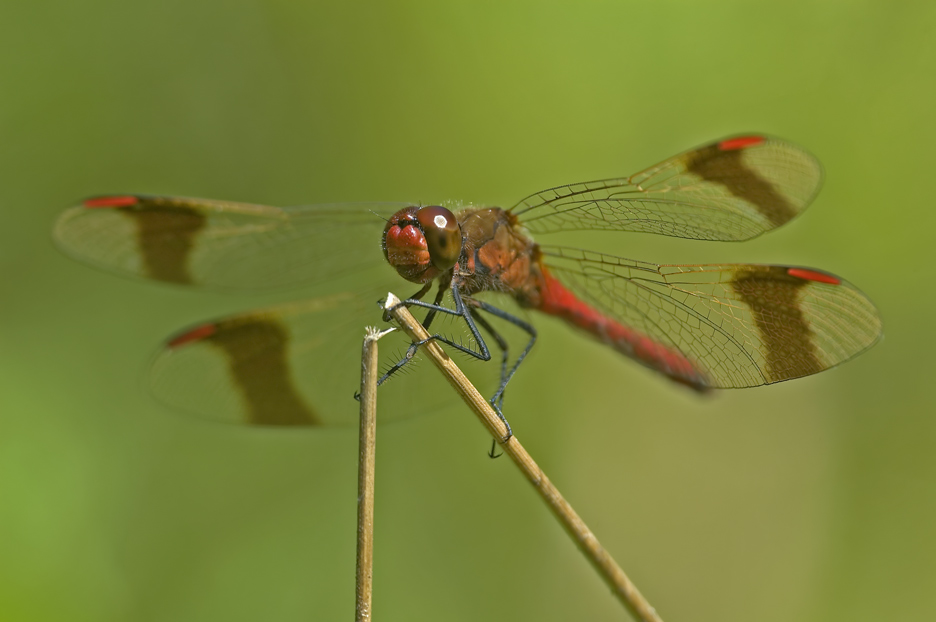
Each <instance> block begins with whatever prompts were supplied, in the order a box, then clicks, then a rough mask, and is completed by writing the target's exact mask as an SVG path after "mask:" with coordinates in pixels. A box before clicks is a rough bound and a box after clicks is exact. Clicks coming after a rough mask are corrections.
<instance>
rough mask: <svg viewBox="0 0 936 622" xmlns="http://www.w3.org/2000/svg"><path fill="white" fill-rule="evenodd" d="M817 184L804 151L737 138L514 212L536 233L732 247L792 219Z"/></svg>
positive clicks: (531, 201)
mask: <svg viewBox="0 0 936 622" xmlns="http://www.w3.org/2000/svg"><path fill="white" fill-rule="evenodd" d="M821 184H822V168H821V166H820V165H819V162H818V160H816V158H815V157H813V156H812V155H811V154H810V153H808V152H807V151H805V150H804V149H802V148H801V147H798V146H796V145H794V144H792V143H788V142H786V141H783V140H779V139H776V138H770V137H767V136H759V135H751V136H737V137H733V138H726V139H723V140H720V141H717V142H713V143H710V144H707V145H703V146H701V147H698V148H696V149H692V150H691V151H687V152H685V153H682V154H680V155H678V156H675V157H673V158H670V159H668V160H666V161H664V162H661V163H660V164H657V165H656V166H653V167H651V168H649V169H647V170H645V171H643V172H640V173H637V174H635V175H632V176H630V177H623V178H618V179H605V180H599V181H590V182H582V183H577V184H570V185H567V186H559V187H557V188H550V189H549V190H544V191H542V192H538V193H536V194H533V195H530V196H528V197H526V198H525V199H523V200H522V201H520V202H519V203H517V205H515V206H514V207H513V208H511V211H512V212H513V213H514V214H515V215H517V216H519V218H520V221H521V222H522V223H523V225H524V226H526V227H527V228H528V229H529V230H530V231H532V232H534V233H552V232H556V231H569V230H583V229H598V230H611V231H635V232H644V233H658V234H662V235H669V236H674V237H680V238H690V239H695V240H726V241H737V240H747V239H750V238H753V237H755V236H758V235H760V234H761V233H764V232H765V231H769V230H771V229H773V228H775V227H779V226H780V225H782V224H784V223H786V222H787V221H789V220H790V219H792V218H794V217H795V216H797V215H798V214H799V213H800V212H802V211H803V210H804V209H806V207H807V206H808V205H809V203H810V202H811V201H812V200H813V198H814V197H815V196H816V194H817V193H818V192H819V188H820V186H821Z"/></svg>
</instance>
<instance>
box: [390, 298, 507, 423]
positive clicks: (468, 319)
mask: <svg viewBox="0 0 936 622" xmlns="http://www.w3.org/2000/svg"><path fill="white" fill-rule="evenodd" d="M427 291H428V288H426V287H424V288H422V289H421V290H419V292H417V294H416V295H417V297H416V298H408V299H406V300H404V301H403V302H402V303H401V304H402V305H406V306H415V307H424V308H426V309H429V313H428V314H427V315H426V319H425V322H424V324H423V326H424V327H426V326H429V324H431V323H432V320H433V318H434V317H435V315H436V314H437V313H445V314H448V315H457V316H459V317H461V318H463V319H464V320H465V323H466V324H467V325H468V328H469V330H470V331H471V334H472V336H473V337H474V339H475V342H476V343H477V344H478V350H474V349H472V348H469V347H466V346H463V345H462V344H460V343H457V342H455V341H452V340H451V339H448V338H446V337H443V336H442V335H438V334H436V335H431V336H430V337H428V338H426V339H423V340H422V341H414V342H413V343H411V344H410V346H409V348H407V349H406V354H405V355H404V356H403V358H401V359H400V360H399V361H397V362H396V363H394V364H393V365H392V366H391V367H390V369H388V370H387V371H386V373H384V374H383V375H382V376H381V377H380V378H379V379H378V380H377V386H380V385H381V384H383V383H384V382H385V381H387V380H388V379H389V378H390V377H391V376H392V375H393V374H395V373H397V372H398V371H400V370H401V369H402V368H403V367H405V366H406V365H407V364H408V363H409V362H410V361H412V360H413V357H414V356H415V355H416V351H417V350H418V349H419V346H421V345H424V344H426V343H428V342H430V341H433V340H434V341H441V342H442V343H444V344H446V345H449V346H451V347H453V348H455V349H457V350H459V351H461V352H464V353H466V354H469V355H471V356H473V357H475V358H478V359H481V360H482V361H490V360H491V353H490V351H489V350H488V347H487V344H486V343H485V341H484V339H483V338H482V337H481V333H480V332H478V328H477V326H475V323H474V318H473V317H472V312H471V310H470V309H468V308H467V307H466V306H465V303H464V301H463V300H462V297H461V296H460V295H459V293H458V290H457V288H456V287H452V297H453V298H454V299H455V307H456V308H455V309H449V308H448V307H444V306H442V305H441V304H440V303H441V302H442V298H443V296H445V291H446V290H445V288H442V287H440V288H439V292H438V294H436V298H435V302H434V303H428V302H423V301H422V300H419V298H418V297H419V296H422V295H425V293H426V292H427ZM495 339H497V340H498V345H501V343H504V342H503V340H502V339H501V338H500V336H499V335H496V336H495ZM505 345H506V344H505ZM505 423H506V422H505Z"/></svg>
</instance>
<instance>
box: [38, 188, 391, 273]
mask: <svg viewBox="0 0 936 622" xmlns="http://www.w3.org/2000/svg"><path fill="white" fill-rule="evenodd" d="M119 199H123V200H124V203H122V204H121V203H120V202H119ZM102 202H103V203H105V204H104V205H99V204H98V203H102ZM115 203H116V204H115ZM407 205H408V204H407V203H349V204H336V205H314V206H307V207H291V208H278V207H269V206H265V205H251V204H246V203H232V202H227V201H211V200H207V199H188V198H178V197H152V196H142V195H139V196H137V195H126V196H121V197H99V198H96V199H89V200H88V201H86V202H85V203H84V204H82V205H78V206H75V207H73V208H71V209H69V210H68V211H66V212H65V213H64V214H63V215H62V216H61V217H60V218H59V220H58V222H57V223H56V226H55V231H54V237H55V240H56V242H57V243H58V245H59V246H60V247H61V248H62V249H63V250H64V251H65V252H66V253H68V254H69V255H72V256H73V257H75V258H76V259H79V260H81V261H84V262H86V263H89V264H91V265H94V266H97V267H99V268H103V269H106V270H109V271H113V272H118V273H122V274H126V275H131V276H137V277H143V278H150V279H154V280H158V281H166V282H171V283H179V284H184V285H207V286H210V287H216V288H221V289H238V288H254V289H256V288H268V287H281V286H287V285H295V284H301V283H319V282H322V281H325V280H333V279H336V278H340V277H341V276H343V275H347V274H352V273H355V272H356V271H358V270H360V269H362V268H363V267H367V266H368V265H372V264H373V263H374V262H375V257H376V258H378V259H379V258H380V257H381V247H380V244H381V242H380V233H381V231H382V230H383V227H384V225H385V223H386V218H389V217H390V216H391V215H392V214H393V213H394V212H395V211H397V210H398V209H401V208H403V207H405V206H407Z"/></svg>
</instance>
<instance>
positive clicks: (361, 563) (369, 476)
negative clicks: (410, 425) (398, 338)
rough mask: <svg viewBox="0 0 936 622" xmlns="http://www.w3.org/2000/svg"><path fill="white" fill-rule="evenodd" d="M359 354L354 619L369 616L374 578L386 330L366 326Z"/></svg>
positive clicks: (365, 620)
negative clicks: (380, 370)
mask: <svg viewBox="0 0 936 622" xmlns="http://www.w3.org/2000/svg"><path fill="white" fill-rule="evenodd" d="M366 330H367V333H366V335H365V337H364V348H363V353H362V355H361V433H360V441H359V445H358V447H359V449H358V525H357V527H358V538H357V589H356V594H357V607H356V614H355V620H356V621H357V622H368V621H369V620H370V619H371V595H372V591H373V577H374V459H375V450H376V447H377V445H376V438H377V436H376V433H377V340H378V339H380V338H381V337H382V336H383V335H384V334H386V333H387V332H389V331H384V332H380V331H378V330H377V329H376V328H367V329H366Z"/></svg>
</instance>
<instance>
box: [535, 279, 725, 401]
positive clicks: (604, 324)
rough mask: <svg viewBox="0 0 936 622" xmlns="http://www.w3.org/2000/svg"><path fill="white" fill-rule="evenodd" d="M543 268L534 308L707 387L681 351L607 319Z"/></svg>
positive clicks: (698, 387) (689, 382) (653, 365)
mask: <svg viewBox="0 0 936 622" xmlns="http://www.w3.org/2000/svg"><path fill="white" fill-rule="evenodd" d="M542 270H543V272H542V277H541V285H540V288H539V289H540V300H539V304H538V305H534V308H535V309H537V310H539V311H542V312H543V313H548V314H549V315H554V316H556V317H560V318H562V319H563V320H565V321H566V322H569V323H570V324H572V325H573V326H577V327H578V328H581V329H582V330H584V331H586V332H587V333H589V334H590V335H592V336H594V337H595V338H597V339H598V340H599V341H601V342H602V343H606V344H608V345H609V346H611V347H612V348H614V349H615V350H617V351H618V352H620V353H621V354H624V355H626V356H629V357H630V358H632V359H634V360H636V361H638V362H639V363H642V364H643V365H645V366H647V367H649V368H651V369H653V370H656V371H658V372H661V373H663V374H666V375H667V376H669V377H670V378H671V379H673V380H675V381H676V382H679V383H681V384H685V385H687V386H689V387H691V388H693V389H696V390H697V391H705V390H706V389H708V387H709V384H708V381H707V380H706V378H705V375H704V374H703V373H702V372H701V371H700V370H699V369H698V368H697V367H696V366H695V365H694V364H693V363H692V361H690V360H689V359H688V358H686V357H685V355H683V354H682V353H681V352H678V351H677V350H675V349H673V348H671V347H669V346H666V345H663V344H661V343H659V342H657V341H654V340H653V339H652V338H651V337H649V336H647V335H644V334H643V333H641V332H639V331H636V330H634V329H632V328H628V327H627V326H624V325H623V324H621V323H619V322H617V321H615V320H614V319H612V318H609V317H608V316H606V315H604V314H603V313H601V312H600V311H599V310H597V309H595V308H594V307H592V306H590V305H588V304H586V303H585V302H583V301H581V300H579V299H578V298H577V297H576V296H575V294H573V293H572V292H571V291H569V290H568V289H566V287H565V286H564V285H563V284H562V283H560V282H559V281H557V280H556V279H555V278H554V277H553V276H552V275H550V274H549V272H548V271H547V270H546V268H545V267H544V268H542Z"/></svg>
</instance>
